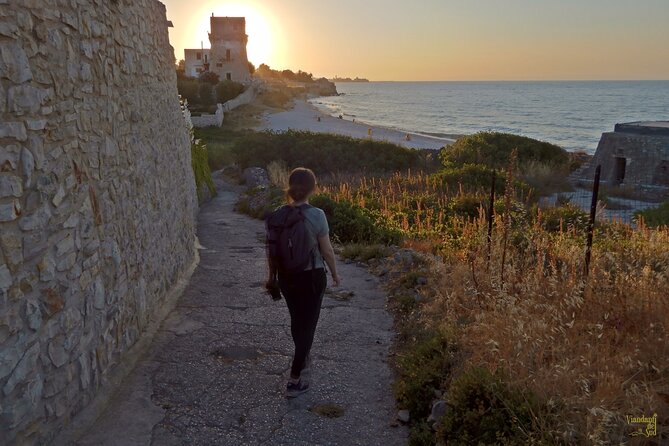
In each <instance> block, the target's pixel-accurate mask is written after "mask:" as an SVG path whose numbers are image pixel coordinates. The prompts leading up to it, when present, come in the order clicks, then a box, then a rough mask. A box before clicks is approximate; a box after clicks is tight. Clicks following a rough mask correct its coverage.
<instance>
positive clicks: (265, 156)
mask: <svg viewBox="0 0 669 446" xmlns="http://www.w3.org/2000/svg"><path fill="white" fill-rule="evenodd" d="M233 151H234V153H235V156H236V157H237V161H238V163H239V164H240V166H241V167H242V168H246V167H250V166H262V167H266V166H267V165H268V164H269V163H271V162H272V161H278V160H283V161H284V162H285V163H286V165H287V166H288V168H289V169H293V168H295V167H308V168H310V169H313V170H314V172H316V173H317V174H324V173H331V172H337V171H351V170H352V169H355V170H357V171H366V172H370V173H372V172H389V171H390V172H394V171H398V170H405V169H408V168H411V167H416V166H419V165H420V155H419V154H418V152H417V151H415V150H411V149H407V148H405V147H401V146H397V145H394V144H391V143H387V142H381V141H370V140H363V139H354V138H350V137H347V136H339V135H331V134H326V133H312V132H302V131H295V130H289V131H287V132H283V133H275V132H247V133H245V134H242V135H240V136H239V138H237V140H236V141H235V142H234V146H233Z"/></svg>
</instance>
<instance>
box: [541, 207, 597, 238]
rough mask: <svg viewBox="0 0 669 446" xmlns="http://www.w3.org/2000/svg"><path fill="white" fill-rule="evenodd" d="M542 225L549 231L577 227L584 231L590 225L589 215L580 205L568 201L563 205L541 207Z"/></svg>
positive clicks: (578, 229) (576, 228) (577, 229)
mask: <svg viewBox="0 0 669 446" xmlns="http://www.w3.org/2000/svg"><path fill="white" fill-rule="evenodd" d="M540 218H541V226H542V227H543V228H544V229H546V230H547V231H552V232H555V231H559V230H560V229H562V230H565V231H566V230H567V229H575V230H576V231H580V232H583V231H585V230H586V228H587V227H588V222H589V220H590V218H589V215H588V214H587V213H586V212H585V211H583V210H582V209H581V208H579V207H578V206H576V205H574V204H571V203H566V204H565V205H563V206H558V207H548V208H542V209H541V217H540Z"/></svg>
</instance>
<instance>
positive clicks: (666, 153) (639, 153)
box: [588, 130, 669, 187]
mask: <svg viewBox="0 0 669 446" xmlns="http://www.w3.org/2000/svg"><path fill="white" fill-rule="evenodd" d="M620 163H623V164H624V169H623V170H622V171H621V167H620ZM597 165H601V166H602V181H604V182H606V183H609V184H614V185H615V184H619V183H622V184H624V185H628V186H630V185H637V186H664V187H666V186H669V135H667V136H665V135H662V134H661V133H659V132H656V133H652V131H651V130H648V131H647V133H643V132H639V133H630V132H623V131H616V132H608V133H604V134H603V135H602V138H601V140H600V141H599V145H598V146H597V152H595V156H594V157H593V159H592V161H591V162H590V172H589V175H588V176H589V178H592V177H593V176H594V169H595V168H596V166H597ZM621 176H622V177H624V178H623V179H622V181H620V177H621Z"/></svg>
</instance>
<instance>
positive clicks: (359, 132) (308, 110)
mask: <svg viewBox="0 0 669 446" xmlns="http://www.w3.org/2000/svg"><path fill="white" fill-rule="evenodd" d="M319 117H320V118H321V120H320V121H319V120H318V118H319ZM370 128H371V129H372V139H374V140H376V141H388V142H392V143H395V144H399V145H402V146H405V147H410V148H413V149H440V148H442V147H444V146H445V145H449V144H452V143H453V142H455V140H454V139H446V138H433V137H429V136H423V135H417V134H413V133H412V134H411V135H410V136H411V140H410V141H407V140H406V135H407V134H406V132H401V131H399V130H394V129H389V128H384V127H379V126H371V125H367V124H365V123H361V122H352V121H349V120H346V119H338V118H335V117H334V116H330V115H327V114H325V113H323V112H321V111H320V110H319V109H318V108H316V107H315V106H314V105H312V104H310V103H308V102H306V101H301V100H297V101H295V106H294V107H293V108H292V109H290V110H286V111H282V112H277V113H265V114H264V115H263V117H262V121H261V124H260V126H258V129H259V130H276V131H285V130H289V129H293V130H308V131H311V132H321V133H335V134H338V135H346V136H351V137H353V138H368V137H369V135H368V130H369V129H370Z"/></svg>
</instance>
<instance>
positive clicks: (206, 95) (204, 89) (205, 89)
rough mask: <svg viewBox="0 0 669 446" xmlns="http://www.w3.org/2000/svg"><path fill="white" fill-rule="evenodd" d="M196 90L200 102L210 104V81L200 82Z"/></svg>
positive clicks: (211, 93)
mask: <svg viewBox="0 0 669 446" xmlns="http://www.w3.org/2000/svg"><path fill="white" fill-rule="evenodd" d="M197 92H198V96H199V98H200V103H201V104H204V105H211V104H213V103H214V88H213V87H212V86H211V84H210V83H208V82H200V85H199V87H198V90H197Z"/></svg>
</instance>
